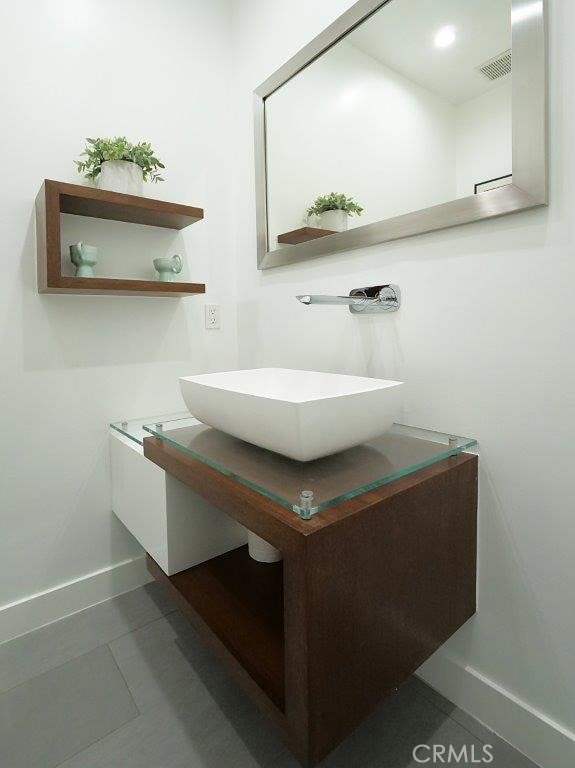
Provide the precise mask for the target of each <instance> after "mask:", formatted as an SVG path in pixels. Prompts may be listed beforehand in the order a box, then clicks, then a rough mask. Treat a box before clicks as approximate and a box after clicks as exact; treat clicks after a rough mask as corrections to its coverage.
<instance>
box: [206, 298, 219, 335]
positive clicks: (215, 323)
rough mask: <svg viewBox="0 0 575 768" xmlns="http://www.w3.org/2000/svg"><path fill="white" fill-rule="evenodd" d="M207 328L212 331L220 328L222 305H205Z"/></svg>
mask: <svg viewBox="0 0 575 768" xmlns="http://www.w3.org/2000/svg"><path fill="white" fill-rule="evenodd" d="M204 311H205V319H206V328H207V329H208V330H210V331H213V330H217V329H218V328H219V327H220V305H219V304H205V305H204Z"/></svg>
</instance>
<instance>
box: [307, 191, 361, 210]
mask: <svg viewBox="0 0 575 768" xmlns="http://www.w3.org/2000/svg"><path fill="white" fill-rule="evenodd" d="M326 211H346V212H347V215H348V216H353V215H354V214H355V215H356V216H361V214H362V212H363V208H362V207H361V205H358V204H357V203H356V202H355V200H354V199H353V197H347V196H346V195H341V194H338V193H337V192H330V193H329V195H320V196H319V197H317V198H316V199H315V201H314V203H313V205H310V207H309V208H308V209H307V215H308V216H319V214H320V213H325V212H326Z"/></svg>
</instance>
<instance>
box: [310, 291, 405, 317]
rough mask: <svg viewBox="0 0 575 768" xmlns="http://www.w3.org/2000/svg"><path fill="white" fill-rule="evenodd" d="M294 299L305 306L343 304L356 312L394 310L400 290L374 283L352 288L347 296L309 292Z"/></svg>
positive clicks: (370, 312) (369, 312)
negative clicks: (367, 286) (365, 286)
mask: <svg viewBox="0 0 575 768" xmlns="http://www.w3.org/2000/svg"><path fill="white" fill-rule="evenodd" d="M296 299H297V300H298V301H299V302H301V303H302V304H304V305H305V306H306V307H309V306H311V305H312V304H324V305H328V306H329V305H331V306H338V305H343V306H345V307H349V311H350V312H352V313H354V314H357V313H359V312H365V313H366V314H372V313H375V312H396V311H397V310H398V309H399V307H400V305H401V292H400V290H399V286H397V285H392V284H388V285H376V286H373V287H372V288H354V289H353V290H352V291H351V292H350V294H349V296H323V295H317V296H314V295H312V294H310V293H304V294H300V295H299V296H296Z"/></svg>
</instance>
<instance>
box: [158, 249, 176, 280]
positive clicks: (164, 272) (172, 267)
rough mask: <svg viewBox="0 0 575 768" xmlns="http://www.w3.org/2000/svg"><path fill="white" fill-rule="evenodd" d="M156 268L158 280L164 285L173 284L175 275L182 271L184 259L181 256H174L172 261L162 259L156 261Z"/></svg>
mask: <svg viewBox="0 0 575 768" xmlns="http://www.w3.org/2000/svg"><path fill="white" fill-rule="evenodd" d="M154 267H155V269H156V271H157V272H158V275H159V276H158V280H159V281H160V282H162V283H172V282H173V281H174V275H178V274H179V273H180V272H181V271H182V259H181V257H180V256H178V255H176V256H172V258H171V259H168V258H165V257H163V256H162V257H160V258H158V259H154Z"/></svg>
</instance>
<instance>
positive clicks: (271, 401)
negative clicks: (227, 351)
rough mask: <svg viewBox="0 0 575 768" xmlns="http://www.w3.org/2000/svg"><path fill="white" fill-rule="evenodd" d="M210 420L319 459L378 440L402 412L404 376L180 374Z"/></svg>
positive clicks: (263, 443)
mask: <svg viewBox="0 0 575 768" xmlns="http://www.w3.org/2000/svg"><path fill="white" fill-rule="evenodd" d="M180 387H181V390H182V395H183V398H184V401H185V403H186V405H187V407H188V409H189V411H190V413H191V414H192V415H193V416H195V417H196V418H197V419H199V420H200V421H202V422H204V424H209V425H210V426H211V427H215V428H216V429H220V430H222V432H227V433H228V434H230V435H233V436H234V437H237V438H239V439H240V440H245V441H246V442H248V443H253V444H254V445H259V446H260V447H261V448H267V449H268V450H270V451H275V452H276V453H281V454H282V455H284V456H288V457H289V458H290V459H296V460H297V461H311V460H312V459H318V458H320V457H321V456H327V455H329V454H332V453H337V452H338V451H342V450H344V449H345V448H351V447H352V446H354V445H359V444H360V443H363V442H366V441H367V440H372V439H373V438H375V437H377V436H378V435H381V434H382V433H383V432H386V431H387V430H388V429H389V428H390V427H391V425H392V424H393V422H394V421H395V420H396V419H397V416H398V413H399V408H400V404H401V387H402V383H401V382H399V381H388V380H386V379H368V378H364V377H360V376H344V375H341V374H336V373H316V372H315V371H297V370H290V369H287V368H255V369H252V370H245V371H227V372H225V373H208V374H203V375H200V376H185V377H182V378H180Z"/></svg>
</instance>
